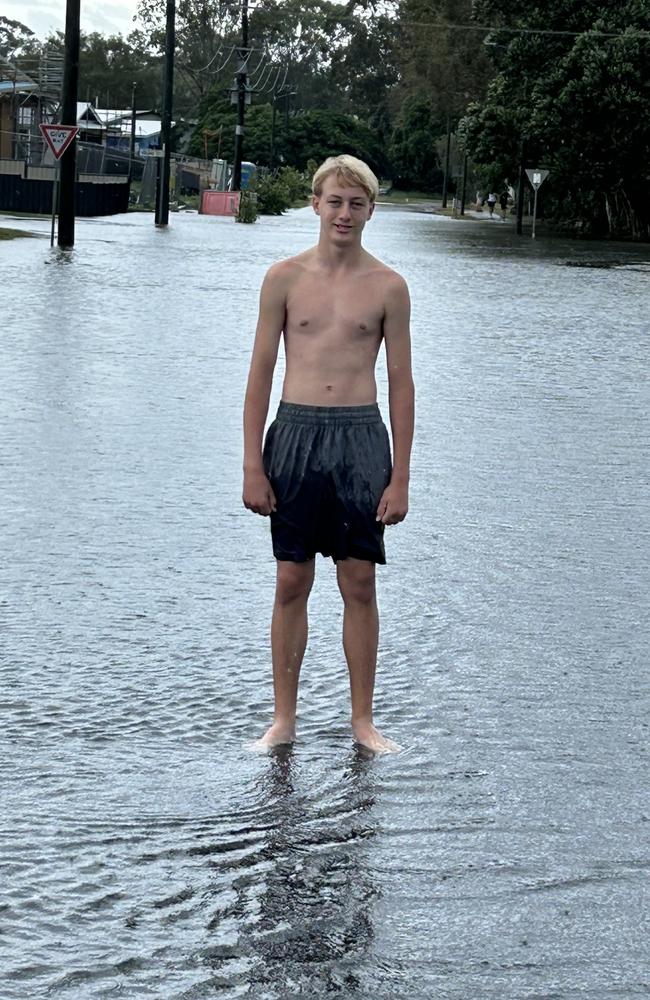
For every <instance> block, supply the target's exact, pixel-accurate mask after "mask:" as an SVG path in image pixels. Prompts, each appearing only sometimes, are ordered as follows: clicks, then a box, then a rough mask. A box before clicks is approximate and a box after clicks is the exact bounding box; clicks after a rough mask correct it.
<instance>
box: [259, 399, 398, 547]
mask: <svg viewBox="0 0 650 1000" xmlns="http://www.w3.org/2000/svg"><path fill="white" fill-rule="evenodd" d="M264 469H265V471H266V475H267V476H268V479H269V481H270V483H271V486H272V487H273V492H274V493H275V498H276V505H277V510H276V511H275V512H274V513H272V514H271V535H272V538H273V554H274V555H275V558H276V559H283V560H289V561H291V562H306V561H307V560H308V559H313V557H314V555H315V554H316V553H317V552H321V553H322V554H323V555H324V556H332V558H333V559H334V560H335V561H336V560H337V559H347V558H348V557H351V558H354V559H365V560H367V561H369V562H374V563H382V564H383V563H385V562H386V555H385V552H384V525H383V524H382V523H381V522H380V521H377V520H376V518H377V507H378V506H379V501H380V499H381V495H382V493H383V492H384V490H385V488H386V486H387V485H388V483H389V481H390V477H391V456H390V443H389V440H388V431H387V430H386V427H385V425H384V422H383V420H382V419H381V414H380V412H379V407H378V406H377V404H376V403H371V404H370V405H368V406H303V405H302V404H299V403H280V406H279V408H278V413H277V416H276V418H275V420H274V421H273V423H272V424H271V426H270V427H269V429H268V431H267V433H266V439H265V441H264Z"/></svg>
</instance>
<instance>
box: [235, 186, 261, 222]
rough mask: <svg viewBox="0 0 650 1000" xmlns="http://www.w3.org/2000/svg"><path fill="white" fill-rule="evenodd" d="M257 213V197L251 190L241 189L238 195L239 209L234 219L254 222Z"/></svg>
mask: <svg viewBox="0 0 650 1000" xmlns="http://www.w3.org/2000/svg"><path fill="white" fill-rule="evenodd" d="M257 215H258V210H257V198H256V197H255V195H254V194H253V193H252V192H251V191H242V192H241V194H240V196H239V209H238V211H237V215H236V216H235V221H236V222H255V220H256V218H257Z"/></svg>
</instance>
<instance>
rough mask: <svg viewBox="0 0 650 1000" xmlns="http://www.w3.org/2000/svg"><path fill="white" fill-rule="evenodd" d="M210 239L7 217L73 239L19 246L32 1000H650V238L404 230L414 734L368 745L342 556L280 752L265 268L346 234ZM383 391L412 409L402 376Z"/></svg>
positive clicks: (391, 685) (483, 227)
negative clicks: (264, 496) (347, 639)
mask: <svg viewBox="0 0 650 1000" xmlns="http://www.w3.org/2000/svg"><path fill="white" fill-rule="evenodd" d="M171 221H172V224H171V226H170V228H169V230H167V231H156V230H155V228H154V225H153V221H152V217H151V216H150V215H139V214H129V215H128V216H119V217H115V218H109V219H96V220H86V221H84V220H82V221H78V223H77V237H76V238H77V246H76V249H75V251H74V252H73V253H70V254H62V253H60V252H59V251H57V250H56V249H54V250H51V249H50V247H49V221H48V220H42V221H34V220H27V219H24V220H20V221H16V220H10V219H3V225H6V226H16V227H20V228H25V229H30V230H36V231H38V232H40V233H41V234H42V238H40V239H37V240H27V239H21V240H14V241H11V242H2V243H0V287H1V288H2V304H1V306H0V317H1V319H0V329H1V347H2V364H1V365H0V465H1V469H2V491H1V493H0V535H1V538H2V553H3V560H2V569H1V570H0V583H1V588H0V682H1V691H0V720H1V725H0V753H1V756H2V761H3V767H2V809H1V813H0V826H1V831H2V836H1V838H0V865H1V870H2V886H3V891H2V894H1V896H0V932H1V933H0V954H2V959H1V962H2V968H3V970H4V976H3V978H4V983H3V986H2V990H1V995H2V1000H15V998H21V1000H22V998H29V1000H33V998H40V997H54V998H57V1000H58V998H62V1000H64V998H70V1000H86V998H88V1000H90V998H92V1000H95V998H117V997H121V998H125V1000H135V998H141V997H142V998H145V997H154V998H160V1000H172V998H173V1000H181V998H182V1000H203V998H213V997H215V998H216V997H220V998H221V997H223V998H225V1000H230V998H233V1000H234V998H238V997H247V998H252V1000H286V998H292V997H299V996H304V997H307V998H309V1000H320V998H329V997H340V998H344V1000H371V998H372V1000H374V998H379V1000H402V998H404V1000H524V998H531V1000H532V998H535V1000H541V998H548V1000H551V998H553V1000H559V998H562V1000H577V998H580V1000H600V998H603V1000H605V998H607V1000H624V998H630V997H637V996H638V997H642V996H643V997H646V996H647V995H648V993H649V991H650V970H649V969H648V962H647V940H648V909H647V897H646V900H645V905H644V899H643V893H644V890H645V891H646V892H647V877H648V867H649V858H648V833H649V831H650V805H649V803H648V790H649V789H648V648H649V643H650V626H649V616H648V593H649V592H650V564H649V561H648V549H649V542H650V518H649V509H650V487H649V480H650V472H649V470H650V454H649V451H650V449H649V447H648V411H649V407H650V399H649V396H650V393H649V390H648V372H649V371H650V336H649V335H650V320H649V318H648V316H649V311H648V301H649V294H648V293H649V289H650V263H649V262H650V247H647V246H646V247H634V246H622V245H620V244H618V245H605V244H588V243H578V242H569V241H566V242H565V241H562V240H554V241H545V240H540V239H538V240H536V241H534V242H533V241H532V240H530V239H527V238H526V239H519V240H518V239H517V238H516V237H515V235H514V231H513V230H514V226H513V225H511V224H509V223H508V224H503V223H500V222H496V221H495V222H494V223H493V224H487V223H484V222H471V221H467V222H454V221H452V220H449V219H446V218H443V217H440V216H433V215H427V214H420V213H416V212H411V211H407V210H405V209H398V208H393V207H389V208H382V207H380V208H379V209H378V211H377V213H376V215H375V217H374V218H373V220H372V221H371V223H370V224H369V226H368V228H367V230H366V233H367V246H368V249H369V250H370V251H371V252H373V253H376V254H377V255H378V256H380V257H382V258H383V259H384V260H385V261H386V262H387V263H388V264H390V265H391V266H393V267H395V268H396V269H398V270H399V271H400V272H401V273H403V274H404V276H405V277H406V278H407V280H408V281H409V284H410V287H411V294H412V299H413V344H414V368H415V378H416V389H417V428H416V438H415V443H414V457H413V469H412V492H411V512H410V513H409V516H408V518H407V520H406V522H405V523H404V524H403V525H400V526H398V527H394V528H391V529H388V531H387V536H386V549H387V558H388V565H387V566H386V567H384V568H382V569H380V570H379V573H378V577H379V601H380V612H381V616H382V632H381V637H380V658H379V671H378V679H377V697H376V707H377V713H376V716H377V723H378V725H379V727H380V728H381V729H382V731H384V732H385V733H386V734H387V735H388V736H390V737H392V738H393V739H395V740H397V741H398V742H399V743H400V744H402V745H403V746H404V747H405V750H404V752H402V753H401V754H398V755H394V756H390V757H384V758H379V759H375V760H372V759H366V758H365V756H364V755H363V754H362V753H360V752H358V751H357V750H355V749H354V747H353V744H352V741H351V738H350V732H349V725H348V716H349V686H348V679H347V670H346V667H345V661H344V657H343V651H342V647H341V643H340V632H341V623H342V605H341V602H340V598H339V596H338V591H337V589H336V582H335V574H334V570H333V567H332V564H331V562H326V561H325V560H322V559H319V561H318V564H317V573H316V584H315V586H314V590H313V593H312V597H311V600H310V616H311V618H310V627H311V632H310V643H309V646H308V650H307V654H306V657H305V663H304V667H303V674H302V680H301V689H300V691H301V693H300V715H299V739H298V742H297V744H296V745H295V747H294V749H293V751H291V752H287V753H285V754H279V755H278V756H276V757H274V758H261V757H258V756H255V755H253V754H251V753H250V752H248V751H247V750H246V744H247V743H248V742H249V741H250V740H252V739H254V738H255V737H257V736H259V735H261V734H262V732H263V731H264V728H265V726H266V725H267V724H268V722H269V720H270V711H271V707H272V688H271V669H270V649H269V635H268V633H269V618H270V612H271V606H272V600H273V586H274V561H273V557H272V551H271V542H270V535H269V528H268V522H267V521H264V520H262V519H261V518H258V517H256V516H255V515H253V514H250V513H249V512H247V511H245V510H244V509H243V507H242V505H241V499H240V494H241V471H240V470H241V408H242V401H243V392H244V385H245V379H246V375H247V367H248V362H249V356H250V349H251V346H252V335H253V330H254V325H255V319H256V313H257V294H258V289H259V285H260V283H261V279H262V276H263V274H264V272H265V270H266V269H267V267H268V266H269V265H270V264H271V263H272V262H273V261H274V260H277V259H278V258H280V257H285V256H288V255H291V254H293V253H297V252H299V251H300V250H302V249H305V248H306V247H307V246H309V245H311V244H312V243H313V242H315V239H316V234H317V226H316V220H315V219H314V216H313V213H312V212H311V210H310V209H300V210H295V211H292V212H289V213H287V214H286V215H285V216H284V217H281V218H264V219H262V220H261V221H260V222H258V223H257V224H256V225H255V226H240V225H235V224H234V223H233V222H232V221H231V220H229V219H218V218H211V217H203V216H197V215H191V214H187V215H181V214H179V215H175V216H172V220H171ZM591 264H609V265H612V266H609V267H592V266H583V265H591ZM281 378H282V364H280V365H279V370H278V373H277V378H276V382H275V388H274V393H273V402H272V410H274V409H275V407H276V405H277V401H278V399H279V390H280V384H281ZM379 388H380V394H379V400H380V405H381V407H382V410H383V413H384V415H385V417H386V418H387V417H388V409H387V405H386V378H385V372H384V366H383V353H382V355H380V366H379Z"/></svg>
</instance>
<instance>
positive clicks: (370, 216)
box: [368, 201, 375, 219]
mask: <svg viewBox="0 0 650 1000" xmlns="http://www.w3.org/2000/svg"><path fill="white" fill-rule="evenodd" d="M374 210H375V203H374V201H371V202H370V211H369V212H368V218H369V219H372V213H373V212H374Z"/></svg>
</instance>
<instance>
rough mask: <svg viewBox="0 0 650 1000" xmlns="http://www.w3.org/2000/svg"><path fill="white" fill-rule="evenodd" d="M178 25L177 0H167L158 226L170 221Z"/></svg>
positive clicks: (157, 204)
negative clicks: (170, 166)
mask: <svg viewBox="0 0 650 1000" xmlns="http://www.w3.org/2000/svg"><path fill="white" fill-rule="evenodd" d="M175 26H176V0H167V25H166V30H165V82H164V89H163V112H162V121H161V123H160V125H161V127H160V141H161V143H162V154H163V155H162V168H161V169H160V172H159V174H158V191H157V192H156V218H155V222H156V225H157V226H166V225H167V224H168V223H169V175H170V169H169V165H170V150H169V146H170V143H171V133H172V103H173V99H174V46H175Z"/></svg>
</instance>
